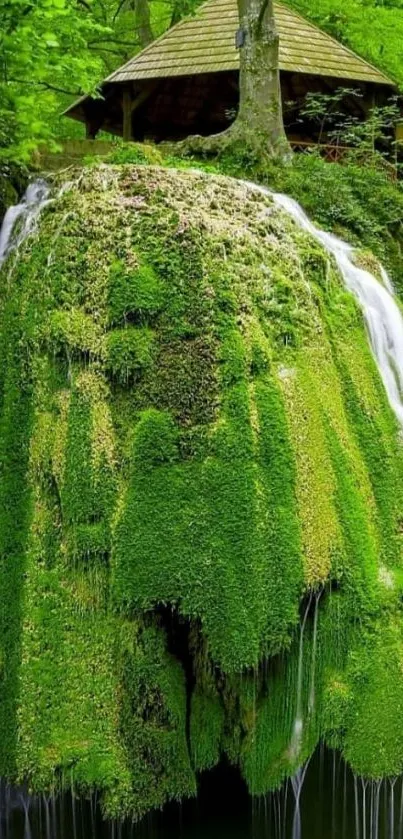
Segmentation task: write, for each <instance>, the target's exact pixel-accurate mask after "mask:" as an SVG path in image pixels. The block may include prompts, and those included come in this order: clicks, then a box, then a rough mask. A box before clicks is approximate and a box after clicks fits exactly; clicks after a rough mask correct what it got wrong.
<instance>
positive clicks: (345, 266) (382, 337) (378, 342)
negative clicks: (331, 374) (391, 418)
mask: <svg viewBox="0 0 403 839" xmlns="http://www.w3.org/2000/svg"><path fill="white" fill-rule="evenodd" d="M250 186H251V187H252V188H253V189H255V190H257V191H259V192H261V193H262V194H263V195H268V196H270V197H271V198H272V200H273V201H274V203H275V204H276V205H277V206H278V207H281V209H283V210H285V212H286V213H288V215H290V216H291V217H292V218H293V219H294V221H295V222H296V224H297V225H298V227H300V228H302V230H305V231H306V232H307V233H310V234H311V236H313V237H314V238H315V239H316V241H317V242H319V244H320V245H322V247H324V248H325V250H326V251H327V253H328V254H329V255H331V256H332V257H333V258H334V260H335V262H336V264H337V266H338V268H339V271H340V274H341V276H342V278H343V280H344V283H345V286H346V288H347V289H348V290H349V291H351V292H352V293H353V294H354V296H355V297H356V299H357V300H358V302H359V304H360V307H361V310H362V313H363V316H364V319H365V323H366V325H367V330H368V335H369V340H370V343H371V348H372V352H373V355H374V357H375V361H376V363H377V365H378V370H379V373H380V375H381V378H382V381H383V384H384V387H385V390H386V393H387V396H388V399H389V403H390V405H391V407H392V408H393V411H394V412H395V415H396V417H397V419H398V421H399V423H401V424H402V425H403V399H402V394H403V316H402V312H401V309H400V307H399V304H398V303H397V300H396V298H395V296H394V291H393V285H392V282H391V280H390V277H389V276H388V274H387V272H386V271H385V268H383V267H382V266H380V268H379V272H380V277H381V280H382V281H381V282H380V281H379V280H378V279H377V278H376V277H375V276H374V275H373V274H371V273H370V272H369V271H367V270H365V269H364V268H361V267H359V266H358V265H356V263H355V261H354V254H355V249H354V247H353V246H352V245H349V244H348V243H347V242H344V241H343V239H339V238H338V237H337V236H334V235H333V234H332V233H328V232H327V231H325V230H321V229H320V228H319V227H316V226H315V225H314V224H313V223H312V222H311V220H310V219H309V218H308V216H307V215H306V213H305V212H304V210H303V209H302V207H301V206H300V205H299V204H298V203H297V201H294V199H293V198H290V197H289V196H288V195H282V194H281V193H276V192H271V190H269V189H266V188H265V187H262V186H256V185H255V184H250Z"/></svg>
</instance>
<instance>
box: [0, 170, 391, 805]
mask: <svg viewBox="0 0 403 839" xmlns="http://www.w3.org/2000/svg"><path fill="white" fill-rule="evenodd" d="M228 207H231V212H230V213H229V212H228ZM62 234H63V235H62ZM10 271H11V275H10ZM0 300H1V304H0V455H1V456H0V473H1V474H0V477H1V482H0V562H1V573H2V590H1V592H0V607H1V608H0V724H1V727H2V730H3V731H4V732H5V734H4V737H3V739H2V742H1V743H0V771H1V773H2V774H3V775H4V776H5V777H6V778H9V779H14V778H16V777H17V778H18V779H19V780H21V781H23V780H24V781H27V782H28V783H29V785H30V786H31V787H32V788H33V789H34V790H37V791H38V792H43V791H48V790H50V789H60V788H64V787H70V786H71V785H73V787H74V789H75V790H76V792H84V793H85V794H87V793H88V792H90V791H91V790H94V789H97V790H99V791H100V793H101V800H102V806H103V809H104V812H105V813H106V814H109V815H113V816H116V817H118V816H125V815H129V816H130V817H134V818H138V817H140V816H141V815H143V814H144V813H146V812H147V811H149V810H150V809H152V808H155V807H161V806H163V804H164V803H165V802H166V801H167V800H170V799H175V798H178V799H180V798H182V797H184V796H188V795H193V794H194V793H195V784H196V782H195V772H197V771H201V770H205V769H208V768H210V767H212V766H214V765H215V764H216V763H217V762H218V761H219V760H220V758H221V756H222V755H226V756H227V757H228V759H229V760H230V761H231V762H232V763H233V764H234V765H237V766H239V767H240V769H241V772H242V774H243V777H244V778H245V780H246V781H247V784H248V787H249V790H250V791H251V793H252V794H254V795H262V794H264V793H265V792H266V791H267V790H268V789H273V788H276V787H277V786H278V785H279V784H280V783H281V782H282V781H283V779H284V778H286V777H289V776H290V775H292V774H293V773H294V772H295V769H296V766H297V765H299V764H300V763H301V762H302V761H303V760H304V759H305V758H307V757H308V756H309V755H310V754H311V753H312V751H313V749H314V748H315V745H316V744H317V742H318V740H319V739H320V738H323V739H324V740H326V742H328V743H329V744H331V745H332V746H337V748H339V749H341V750H342V751H343V753H344V755H345V756H346V757H347V758H348V760H349V761H350V763H351V765H352V766H353V768H354V769H355V771H357V772H363V773H365V774H366V775H368V776H370V777H380V776H383V775H386V774H395V773H396V772H400V771H401V768H402V764H403V745H402V742H401V737H400V734H399V731H398V722H397V720H398V714H396V712H395V709H396V708H399V707H400V705H401V702H402V697H401V695H400V694H401V690H402V688H401V685H402V680H401V672H400V671H401V650H400V634H399V633H401V594H402V579H403V571H402V557H401V529H402V528H401V522H402V492H401V486H402V485H403V482H402V477H403V475H402V470H403V464H402V455H401V443H400V440H399V437H398V432H397V427H396V423H395V420H394V418H393V416H392V413H391V411H390V409H389V407H388V405H387V404H386V398H385V394H384V391H383V387H382V384H381V382H380V380H379V376H378V373H377V371H376V368H375V365H374V363H373V360H372V357H371V355H370V352H369V350H368V344H367V337H366V333H365V330H364V326H363V323H362V318H361V316H360V314H359V312H358V310H357V306H356V304H355V302H354V301H353V299H352V297H351V296H350V295H349V294H348V293H347V292H346V291H345V289H344V288H343V286H342V283H341V281H340V278H339V277H338V275H337V272H336V270H335V268H334V266H331V265H329V264H328V260H327V257H326V255H325V254H324V253H322V251H321V249H320V248H319V246H318V244H317V243H316V242H312V241H311V239H310V237H309V236H308V235H306V234H305V233H304V232H303V231H300V230H296V229H295V227H294V225H293V224H292V223H291V222H290V221H289V220H288V219H287V217H286V216H284V214H282V213H280V212H277V211H276V210H275V209H274V208H273V205H272V203H271V201H270V198H268V197H265V196H264V195H259V194H258V193H257V192H255V191H251V190H250V189H249V188H248V187H247V186H246V185H245V184H242V183H239V182H236V181H231V180H229V179H226V178H222V177H214V176H207V175H203V174H198V173H195V172H186V171H182V172H173V171H169V170H166V169H165V170H164V169H158V168H151V169H150V168H148V167H146V166H142V167H140V168H136V167H129V166H127V167H123V168H113V167H101V168H96V167H94V168H91V170H83V172H82V173H81V178H80V179H79V180H78V181H77V183H76V184H75V185H72V186H71V187H70V189H68V190H67V191H65V192H64V193H63V195H62V196H61V197H60V198H59V200H58V201H57V202H55V203H54V204H51V205H49V206H48V207H47V208H46V209H44V211H43V213H42V216H41V221H40V230H39V235H38V236H36V237H31V238H30V239H29V241H28V242H27V243H26V244H25V245H23V246H22V247H21V250H20V254H19V259H18V260H17V261H16V263H15V265H14V263H11V262H10V263H8V264H7V265H6V266H5V270H4V271H3V272H2V273H1V275H0ZM308 607H309V608H308ZM306 610H308V611H306ZM305 613H306V614H307V618H306V624H305V628H304V635H303V637H302V638H301V636H300V628H299V627H300V622H301V615H302V616H303V615H305ZM171 614H172V620H171V618H170V615H171ZM177 624H178V625H179V626H180V630H177V629H176V625H177ZM177 632H178V633H179V641H178V636H177V635H176V633H177ZM174 651H176V653H177V655H175V652H174ZM300 651H301V652H302V659H301V661H302V675H301V695H300V701H299V702H300V704H299V706H298V701H297V688H298V673H299V662H300ZM182 657H183V662H182V661H181V660H179V659H180V658H182ZM185 670H186V677H185ZM297 710H298V713H299V714H300V715H301V718H302V720H303V732H302V736H301V741H300V742H299V743H296V742H295V736H294V734H293V731H294V723H295V717H296V713H297Z"/></svg>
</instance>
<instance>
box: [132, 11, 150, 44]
mask: <svg viewBox="0 0 403 839" xmlns="http://www.w3.org/2000/svg"><path fill="white" fill-rule="evenodd" d="M134 14H135V19H136V30H137V35H138V39H139V42H140V46H141V47H142V48H143V49H144V47H148V45H149V44H151V42H152V41H153V40H154V33H153V30H152V28H151V20H150V7H149V5H148V0H135V4H134Z"/></svg>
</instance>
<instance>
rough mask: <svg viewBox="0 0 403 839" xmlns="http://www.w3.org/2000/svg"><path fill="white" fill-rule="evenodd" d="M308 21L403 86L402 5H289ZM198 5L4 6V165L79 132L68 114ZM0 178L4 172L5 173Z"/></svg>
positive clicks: (360, 1)
mask: <svg viewBox="0 0 403 839" xmlns="http://www.w3.org/2000/svg"><path fill="white" fill-rule="evenodd" d="M290 4H291V5H293V6H294V7H295V8H296V9H298V10H299V11H301V12H302V13H303V14H304V15H306V17H307V18H310V19H311V20H313V21H314V22H315V23H317V24H319V25H320V26H322V27H323V28H324V29H326V30H327V31H329V32H330V33H331V34H333V35H335V36H336V37H337V38H339V39H340V40H342V41H344V42H345V43H346V44H348V45H349V46H350V47H352V48H353V49H355V50H356V51H357V52H358V53H360V54H362V55H363V56H364V57H366V58H367V59H369V60H370V61H373V62H374V63H376V64H377V66H379V67H381V68H383V69H384V71H385V72H386V73H388V74H389V75H390V76H391V77H392V78H393V79H395V80H396V81H397V83H398V84H399V85H402V83H403V70H402V66H403V65H402V59H401V43H402V39H403V7H402V5H401V0H388V2H386V3H382V4H379V2H378V0H347V2H345V3H343V6H342V7H341V6H340V3H339V2H338V0H314V2H311V0H309V2H308V0H290ZM197 5H198V0H168V2H164V0H123V2H122V0H5V2H3V3H2V4H1V8H0V58H1V60H0V166H1V163H2V161H7V162H9V161H10V160H14V161H21V160H22V161H24V162H27V161H29V160H32V155H33V154H34V153H35V150H36V149H37V148H38V146H40V145H41V143H46V144H47V146H48V147H54V144H55V143H56V144H57V142H59V143H60V142H61V141H63V138H65V137H68V136H73V137H74V136H77V135H80V132H81V131H82V127H81V126H77V125H75V124H74V123H73V122H71V121H67V120H65V119H63V118H61V113H62V111H63V109H64V108H65V107H66V106H67V105H68V104H69V103H70V102H71V101H72V100H73V99H74V98H77V97H78V96H79V95H81V94H82V93H89V92H95V91H96V86H97V85H98V84H99V82H100V81H101V80H102V79H103V78H105V77H106V76H107V75H109V73H110V72H111V70H112V69H114V68H115V67H117V66H119V65H120V64H122V63H123V62H124V61H125V60H127V58H129V57H130V56H131V55H133V54H135V53H136V52H137V51H138V50H139V49H141V47H142V46H144V45H145V44H146V43H148V42H149V40H151V39H152V38H154V37H156V36H158V35H159V34H161V33H162V32H163V31H164V30H165V29H166V28H167V27H168V26H169V25H170V24H171V23H172V22H175V21H177V20H179V19H180V18H181V17H182V16H183V15H185V14H188V13H190V12H192V10H193V9H194V8H195V7H196V6H197ZM0 175H1V169H0Z"/></svg>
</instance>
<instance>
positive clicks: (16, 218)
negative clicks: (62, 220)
mask: <svg viewBox="0 0 403 839" xmlns="http://www.w3.org/2000/svg"><path fill="white" fill-rule="evenodd" d="M48 201H49V187H48V185H47V183H46V182H45V181H43V180H41V179H40V180H37V181H35V182H34V183H32V184H30V185H29V186H28V189H27V191H26V193H25V195H24V197H23V199H22V200H21V202H20V204H16V205H15V206H14V207H9V209H8V210H7V212H6V214H5V216H4V219H3V224H2V227H1V231H0V268H1V266H2V264H3V262H4V261H5V260H6V259H7V257H8V256H10V254H11V253H13V252H15V253H16V252H17V251H18V248H19V247H20V245H21V244H22V242H23V241H24V240H25V239H26V238H27V236H29V235H30V234H31V233H33V232H34V231H35V229H36V225H37V222H38V219H39V215H40V213H41V210H42V209H43V207H44V206H45V205H46V204H47V203H48Z"/></svg>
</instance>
